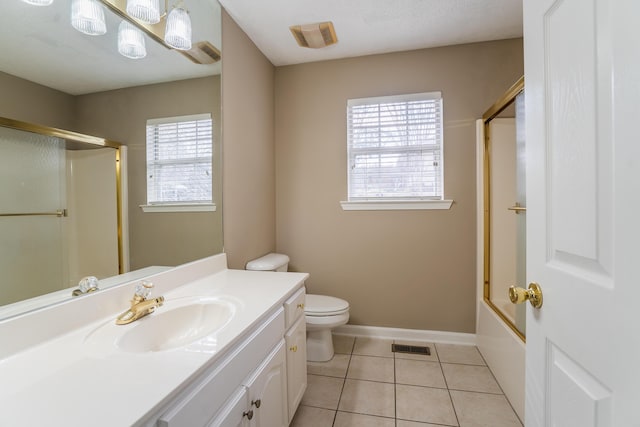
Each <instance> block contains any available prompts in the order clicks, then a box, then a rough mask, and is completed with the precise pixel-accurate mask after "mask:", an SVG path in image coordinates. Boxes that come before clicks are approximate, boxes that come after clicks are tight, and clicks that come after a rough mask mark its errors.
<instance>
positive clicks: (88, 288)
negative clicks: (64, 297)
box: [73, 276, 98, 296]
mask: <svg viewBox="0 0 640 427" xmlns="http://www.w3.org/2000/svg"><path fill="white" fill-rule="evenodd" d="M97 290H98V278H97V277H95V276H87V277H83V278H82V279H80V281H79V282H78V287H77V288H76V289H74V290H73V296H78V295H83V294H86V293H89V292H93V291H97Z"/></svg>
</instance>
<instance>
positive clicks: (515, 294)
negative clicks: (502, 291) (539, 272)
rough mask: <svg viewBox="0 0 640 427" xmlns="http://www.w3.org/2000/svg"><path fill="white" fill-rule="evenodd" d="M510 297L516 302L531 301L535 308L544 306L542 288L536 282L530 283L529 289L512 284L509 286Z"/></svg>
mask: <svg viewBox="0 0 640 427" xmlns="http://www.w3.org/2000/svg"><path fill="white" fill-rule="evenodd" d="M509 299H510V300H511V302H512V303H514V304H522V303H523V302H525V301H529V302H530V303H531V305H532V306H533V307H534V308H540V307H542V289H541V288H540V285H538V284H537V283H535V282H533V283H530V284H529V289H524V288H519V287H517V286H511V287H509Z"/></svg>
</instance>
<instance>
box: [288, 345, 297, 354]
mask: <svg viewBox="0 0 640 427" xmlns="http://www.w3.org/2000/svg"><path fill="white" fill-rule="evenodd" d="M289 350H291V351H293V352H294V353H295V352H296V351H298V346H297V345H292V346H291V347H289Z"/></svg>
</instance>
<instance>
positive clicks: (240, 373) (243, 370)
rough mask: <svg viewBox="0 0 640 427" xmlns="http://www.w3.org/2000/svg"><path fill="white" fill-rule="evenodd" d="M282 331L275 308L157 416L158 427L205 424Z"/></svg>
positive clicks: (279, 338) (281, 324)
mask: <svg viewBox="0 0 640 427" xmlns="http://www.w3.org/2000/svg"><path fill="white" fill-rule="evenodd" d="M283 335H284V313H283V309H282V308H280V309H278V310H277V311H276V312H275V313H273V314H272V315H271V316H269V318H268V319H267V320H266V321H265V322H264V323H263V324H262V325H261V326H260V327H258V328H257V330H256V331H255V332H253V333H252V334H251V335H250V336H249V338H248V339H247V340H245V341H244V342H243V343H241V344H240V345H239V346H237V347H236V348H235V349H234V350H233V351H231V354H229V355H228V356H227V357H226V359H225V360H223V361H222V362H221V363H219V365H218V366H217V367H215V368H214V369H212V371H211V372H209V373H208V374H204V375H203V377H204V379H203V380H201V381H200V382H197V384H196V385H195V386H192V387H191V388H190V389H189V390H188V391H187V392H185V393H184V394H183V397H181V398H179V399H178V401H177V403H175V404H174V405H172V407H171V408H170V409H169V410H168V411H166V412H165V413H164V414H163V415H162V416H161V417H160V418H159V419H158V423H157V425H158V426H159V427H185V426H204V425H206V424H207V423H208V422H209V421H210V420H211V418H212V417H213V415H214V414H215V413H216V412H217V411H218V410H219V409H220V408H221V406H222V404H223V403H224V402H225V401H226V400H227V399H228V398H229V396H230V395H231V393H232V392H233V391H234V390H235V389H236V387H237V386H238V385H240V384H241V383H242V380H243V379H244V378H245V377H246V376H247V375H249V373H250V372H251V371H253V370H254V369H255V368H256V366H258V364H259V363H260V362H261V361H262V360H263V359H264V358H265V357H266V355H267V354H269V352H270V351H271V350H272V349H273V347H274V346H275V345H276V344H277V343H278V341H280V340H281V339H282V336H283Z"/></svg>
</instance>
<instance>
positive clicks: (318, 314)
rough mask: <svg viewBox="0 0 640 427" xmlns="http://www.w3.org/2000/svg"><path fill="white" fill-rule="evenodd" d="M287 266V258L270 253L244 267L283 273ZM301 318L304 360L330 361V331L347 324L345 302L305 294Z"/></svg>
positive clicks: (331, 355)
mask: <svg viewBox="0 0 640 427" xmlns="http://www.w3.org/2000/svg"><path fill="white" fill-rule="evenodd" d="M288 265H289V257H288V256H286V255H283V254H274V253H271V254H268V255H265V256H263V257H261V258H258V259H255V260H253V261H249V262H248V263H247V266H246V268H247V270H253V271H287V268H288ZM304 317H305V322H306V324H307V328H306V329H307V360H308V361H310V362H326V361H328V360H331V358H333V354H334V350H333V340H332V338H331V330H332V329H334V328H336V327H338V326H341V325H344V324H346V323H347V322H348V321H349V303H348V302H347V301H345V300H343V299H340V298H335V297H331V296H327V295H314V294H307V295H306V297H305V304H304Z"/></svg>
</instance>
